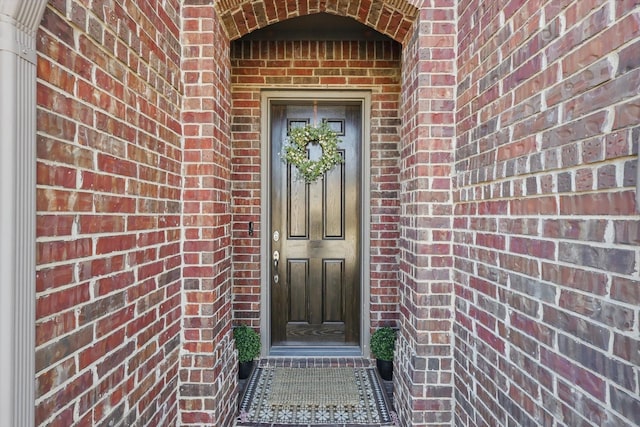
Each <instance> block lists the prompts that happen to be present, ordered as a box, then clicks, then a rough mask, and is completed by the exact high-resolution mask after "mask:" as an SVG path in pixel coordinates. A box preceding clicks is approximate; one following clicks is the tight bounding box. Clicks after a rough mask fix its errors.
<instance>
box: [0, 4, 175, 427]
mask: <svg viewBox="0 0 640 427" xmlns="http://www.w3.org/2000/svg"><path fill="white" fill-rule="evenodd" d="M87 3H88V2H83V1H75V0H74V1H57V0H54V1H51V2H50V5H49V7H48V9H47V10H46V12H45V15H44V18H43V20H42V23H41V28H40V31H39V33H38V36H37V48H38V63H37V70H38V86H37V96H38V99H37V100H38V112H37V114H38V116H37V121H38V138H37V154H38V163H37V197H38V199H37V210H38V213H37V244H36V247H37V301H36V306H37V320H36V335H37V343H36V349H35V354H36V372H37V374H36V408H35V411H36V423H37V425H42V426H44V425H46V426H64V427H67V426H70V425H83V426H88V425H113V424H115V423H119V422H122V423H124V424H126V425H140V426H142V425H149V426H158V425H171V424H175V422H176V417H177V397H176V390H177V374H178V362H179V360H178V352H179V345H178V344H179V340H180V336H179V331H180V317H181V306H180V287H181V282H180V263H181V259H180V234H181V233H180V228H179V227H180V210H181V206H180V194H181V186H182V178H181V170H180V167H181V162H182V150H181V141H180V138H181V125H180V115H179V113H180V101H181V95H182V88H181V82H180V60H179V58H180V51H179V47H178V46H179V28H178V26H177V25H176V22H178V21H179V17H178V13H179V1H177V0H176V1H165V2H162V6H160V4H157V5H155V3H154V5H153V6H152V5H151V4H149V3H147V2H127V3H126V6H124V7H121V6H120V5H119V4H118V3H116V2H113V1H100V2H98V1H94V2H91V6H90V7H87V6H85V5H86V4H87ZM5 368H6V367H5Z"/></svg>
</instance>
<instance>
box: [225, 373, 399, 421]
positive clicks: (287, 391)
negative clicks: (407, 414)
mask: <svg viewBox="0 0 640 427" xmlns="http://www.w3.org/2000/svg"><path fill="white" fill-rule="evenodd" d="M394 421H395V414H393V413H392V412H391V411H390V409H389V406H388V404H387V400H386V396H385V393H384V390H383V389H382V387H381V386H380V383H379V381H378V377H377V375H376V372H375V370H374V369H372V368H273V367H260V368H257V369H256V370H255V371H254V372H253V375H252V376H251V378H250V379H249V382H248V383H247V388H246V390H245V393H244V396H243V398H242V400H241V403H240V417H239V418H238V423H237V424H236V425H238V426H268V425H272V424H278V425H305V426H314V425H334V426H340V425H344V424H348V425H366V426H393V425H395V423H394Z"/></svg>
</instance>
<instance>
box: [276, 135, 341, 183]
mask: <svg viewBox="0 0 640 427" xmlns="http://www.w3.org/2000/svg"><path fill="white" fill-rule="evenodd" d="M340 142H341V141H340V140H339V139H338V136H337V134H336V133H335V132H334V131H332V130H331V128H330V127H329V125H328V124H327V123H322V124H321V125H320V126H318V127H314V126H311V125H306V126H300V127H295V128H293V129H291V130H290V131H289V138H288V144H286V145H285V147H284V153H282V159H283V160H284V161H285V162H286V163H288V164H291V165H293V166H295V167H296V168H297V169H298V175H299V176H300V177H301V178H302V179H303V180H304V181H305V182H307V183H313V182H315V181H316V180H317V179H318V178H319V177H321V176H322V175H324V173H325V172H327V171H330V170H331V169H333V168H334V167H335V166H336V165H338V164H340V163H344V159H343V158H342V156H341V155H340V152H339V151H338V143H340ZM309 144H318V145H319V146H320V148H321V149H322V156H320V159H318V160H311V159H309V158H308V157H307V145H309Z"/></svg>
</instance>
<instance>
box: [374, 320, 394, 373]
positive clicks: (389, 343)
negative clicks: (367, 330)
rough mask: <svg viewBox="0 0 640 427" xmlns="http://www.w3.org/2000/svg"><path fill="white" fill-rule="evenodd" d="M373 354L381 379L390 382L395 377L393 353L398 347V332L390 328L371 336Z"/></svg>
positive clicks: (383, 328)
mask: <svg viewBox="0 0 640 427" xmlns="http://www.w3.org/2000/svg"><path fill="white" fill-rule="evenodd" d="M370 344H371V352H372V353H373V356H374V357H375V358H376V366H377V367H378V372H380V377H382V379H383V380H386V381H390V380H391V378H392V376H393V353H394V350H395V346H396V331H395V330H394V329H392V328H390V327H389V326H384V327H382V328H379V329H377V330H376V331H375V332H374V333H373V335H371V342H370Z"/></svg>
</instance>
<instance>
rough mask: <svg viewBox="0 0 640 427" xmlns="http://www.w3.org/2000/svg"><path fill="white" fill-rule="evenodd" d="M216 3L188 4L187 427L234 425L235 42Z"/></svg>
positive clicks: (183, 372) (183, 370)
mask: <svg viewBox="0 0 640 427" xmlns="http://www.w3.org/2000/svg"><path fill="white" fill-rule="evenodd" d="M206 3H211V2H202V1H195V2H186V4H185V5H184V6H183V34H182V43H183V62H182V70H183V73H184V77H183V78H184V82H185V85H184V92H185V94H184V102H183V106H184V107H183V113H182V122H183V125H184V174H185V182H184V197H183V198H184V202H183V203H184V216H183V221H184V247H183V248H184V249H183V252H184V253H183V265H184V270H183V274H184V291H183V298H184V321H183V323H182V334H183V346H182V355H181V366H180V410H181V414H180V421H181V425H185V426H186V425H197V426H201V425H215V426H226V425H231V423H232V421H233V418H234V416H235V413H236V409H237V405H236V400H237V393H236V392H237V390H236V384H237V382H236V373H237V370H236V366H237V359H236V353H235V349H234V346H233V341H232V339H231V276H230V274H231V262H230V260H231V246H230V245H231V193H230V190H231V183H230V174H231V165H230V157H231V147H230V143H229V135H230V127H229V126H230V125H229V123H230V121H231V118H230V111H231V97H230V91H229V87H230V86H229V85H230V82H229V73H230V71H229V70H230V63H229V41H228V39H227V37H226V35H225V34H224V32H223V31H222V29H221V27H220V22H219V19H218V17H217V15H216V13H215V10H214V8H213V7H212V5H211V4H206Z"/></svg>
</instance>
